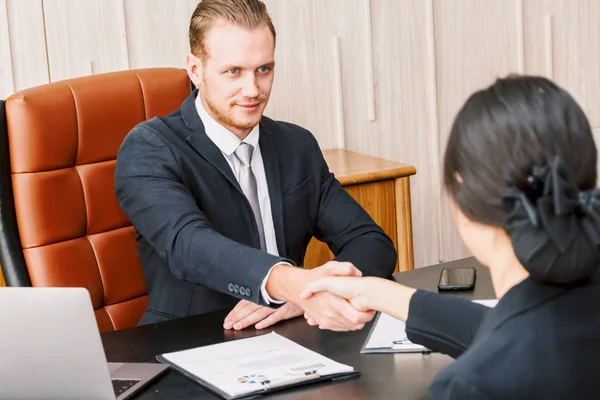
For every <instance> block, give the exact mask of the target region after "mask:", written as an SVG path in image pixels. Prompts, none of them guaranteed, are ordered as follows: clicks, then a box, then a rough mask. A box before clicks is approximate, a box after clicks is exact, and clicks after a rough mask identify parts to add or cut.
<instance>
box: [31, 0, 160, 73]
mask: <svg viewBox="0 0 600 400" xmlns="http://www.w3.org/2000/svg"><path fill="white" fill-rule="evenodd" d="M121 1H122V0H85V1H79V0H43V7H44V16H45V21H46V41H47V46H48V62H49V66H50V80H51V81H52V82H55V81H57V80H63V79H67V78H72V77H76V76H83V75H88V74H89V71H90V69H91V70H92V72H93V73H94V74H97V73H101V72H108V71H117V70H122V69H126V68H127V65H128V61H127V59H126V58H125V55H126V54H127V50H126V49H123V43H124V42H123V40H122V38H121V36H120V29H119V26H120V22H119V20H120V19H121V18H122V16H121V15H119V12H122V9H123V7H122V5H121V4H120V2H121ZM151 46H152V44H150V45H149V47H151ZM90 66H91V68H90Z"/></svg>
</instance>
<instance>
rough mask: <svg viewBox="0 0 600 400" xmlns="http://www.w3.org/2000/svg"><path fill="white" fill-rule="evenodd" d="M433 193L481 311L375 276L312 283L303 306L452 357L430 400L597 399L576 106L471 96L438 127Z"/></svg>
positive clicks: (496, 91) (582, 120)
mask: <svg viewBox="0 0 600 400" xmlns="http://www.w3.org/2000/svg"><path fill="white" fill-rule="evenodd" d="M444 185H445V188H446V190H447V192H448V193H449V197H450V199H451V209H452V214H453V218H454V220H455V223H456V225H457V227H458V231H459V233H460V235H461V237H462V239H463V241H464V242H465V244H466V245H467V247H468V248H469V250H470V251H471V252H472V254H473V255H474V256H475V257H476V258H477V259H478V260H479V261H480V262H481V263H482V264H483V265H486V266H487V267H489V269H490V274H491V277H492V282H493V285H494V289H495V291H496V294H497V297H498V298H499V299H500V301H499V303H498V305H497V306H496V307H495V308H494V309H487V308H486V307H483V306H480V305H478V304H474V303H471V302H469V301H466V300H462V299H458V298H454V297H448V296H440V295H438V294H436V293H431V292H425V291H421V290H415V289H412V288H408V287H405V286H402V285H399V284H396V283H394V282H391V281H387V280H383V279H378V278H342V277H336V278H325V279H322V280H320V281H317V282H313V283H312V284H311V285H309V286H308V287H307V289H306V291H305V293H304V294H303V295H304V296H306V297H308V296H310V295H311V294H312V293H316V292H320V291H329V292H331V293H333V294H336V295H339V296H342V297H345V298H347V299H348V300H349V301H350V302H351V303H352V304H353V305H354V306H355V307H356V308H358V309H359V310H378V311H382V312H385V313H388V314H390V315H392V316H394V317H396V318H398V319H400V320H403V321H406V323H407V324H406V326H407V334H408V337H409V339H410V340H411V341H413V342H415V343H419V344H422V345H425V346H426V347H429V348H431V349H434V350H438V351H441V352H443V353H446V354H449V355H451V356H453V357H456V358H457V359H456V361H455V362H454V363H452V364H450V365H449V366H448V367H446V368H445V369H444V370H442V371H441V372H440V373H439V374H438V376H437V377H436V378H435V379H434V381H433V382H432V384H431V387H430V397H431V398H434V399H455V398H461V399H462V398H469V399H471V398H472V399H534V398H536V399H566V398H577V399H580V398H600V283H599V282H598V281H599V280H598V279H597V275H598V274H596V271H597V270H598V266H599V265H600V190H597V189H595V185H596V146H595V143H594V139H593V137H592V132H591V129H590V125H589V122H588V120H587V118H586V117H585V115H584V113H583V111H582V110H581V108H580V107H579V106H578V105H577V103H576V102H575V101H574V100H573V98H572V97H571V96H570V95H569V94H568V93H566V92H565V91H564V90H562V89H561V88H559V87H557V86H556V85H555V84H554V83H552V82H550V81H548V80H547V79H544V78H538V77H509V78H506V79H500V80H498V81H497V82H496V83H494V84H493V85H492V86H490V87H489V88H487V89H485V90H481V91H479V92H476V93H475V94H473V95H472V96H471V97H470V98H469V99H468V100H467V102H466V103H465V105H464V106H463V107H462V109H461V110H460V112H459V114H458V116H457V117H456V120H455V122H454V125H453V127H452V131H451V134H450V137H449V140H448V144H447V148H446V154H445V157H444ZM309 323H312V321H309Z"/></svg>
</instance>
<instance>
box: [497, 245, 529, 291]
mask: <svg viewBox="0 0 600 400" xmlns="http://www.w3.org/2000/svg"><path fill="white" fill-rule="evenodd" d="M511 250H512V249H511ZM499 253H500V252H499ZM492 259H493V261H491V262H489V265H488V266H489V269H490V275H491V277H492V285H493V286H494V290H495V291H496V297H498V298H499V299H501V298H502V297H503V296H504V295H505V294H506V292H508V291H509V290H510V289H511V288H512V287H513V286H516V285H518V284H519V283H521V282H523V281H524V280H525V279H527V277H529V272H527V270H526V269H525V268H523V266H522V265H521V263H520V262H519V260H518V259H517V257H516V256H515V253H514V252H512V251H508V252H507V251H505V252H502V253H501V254H497V255H495V256H494V257H492Z"/></svg>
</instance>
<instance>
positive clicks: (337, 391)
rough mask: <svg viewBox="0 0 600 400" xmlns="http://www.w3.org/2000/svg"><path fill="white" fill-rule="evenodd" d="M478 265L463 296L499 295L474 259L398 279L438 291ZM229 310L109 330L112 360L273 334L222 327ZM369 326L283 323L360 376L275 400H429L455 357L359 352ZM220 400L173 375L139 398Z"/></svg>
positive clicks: (106, 339) (296, 337)
mask: <svg viewBox="0 0 600 400" xmlns="http://www.w3.org/2000/svg"><path fill="white" fill-rule="evenodd" d="M465 265H466V266H474V267H476V268H477V282H476V285H475V291H474V292H470V293H461V294H460V296H461V297H465V298H469V299H488V298H493V297H495V296H494V291H493V288H492V286H491V281H490V276H489V273H488V271H487V269H486V268H484V267H481V266H480V265H479V264H477V262H475V261H474V260H472V259H466V260H461V261H454V262H451V263H446V264H440V265H435V266H431V267H427V268H421V269H416V270H413V271H408V272H403V273H400V274H397V275H395V276H394V279H395V280H396V281H398V282H401V283H404V284H406V285H409V286H412V287H416V288H420V289H426V290H432V291H437V281H438V277H439V274H440V271H441V269H442V268H443V267H444V266H451V267H458V266H465ZM226 315H227V312H215V313H210V314H204V315H199V316H194V317H188V318H183V319H179V320H174V321H168V322H163V323H159V324H154V325H147V326H142V327H137V328H131V329H126V330H122V331H117V332H110V333H106V334H104V335H102V341H103V343H104V348H105V351H106V355H107V358H108V361H113V362H118V361H121V362H122V361H125V362H127V361H129V362H151V361H155V359H154V357H155V355H157V354H160V353H167V352H171V351H177V350H183V349H188V348H192V347H198V346H204V345H209V344H215V343H220V342H223V341H227V340H232V339H241V338H246V337H250V336H256V335H258V334H264V333H269V332H271V330H269V329H266V330H263V331H256V330H254V329H247V330H245V331H241V332H233V331H225V330H223V328H222V324H223V319H224V318H225V316H226ZM369 328H370V325H367V326H366V327H365V329H363V330H362V331H360V332H344V333H339V332H331V331H321V330H319V329H318V328H314V327H311V326H309V325H307V324H306V322H305V321H304V319H303V318H297V319H295V320H292V321H286V322H283V323H280V324H278V325H276V326H275V327H274V329H273V330H275V331H276V332H277V333H279V334H280V335H283V336H285V337H287V338H289V339H291V340H293V341H295V342H297V343H299V344H301V345H302V346H305V347H307V348H309V349H311V350H314V351H316V352H318V353H321V354H323V355H325V356H327V357H330V358H332V359H333V360H336V361H339V362H341V363H344V364H348V365H351V366H353V367H354V368H355V369H357V370H359V371H360V372H361V376H360V378H358V379H354V380H350V381H345V382H339V383H324V384H318V385H309V386H306V387H304V388H300V389H296V390H294V391H288V392H282V393H279V394H273V395H272V396H270V397H271V398H286V399H327V400H331V399H337V398H344V399H349V400H351V399H417V398H426V396H427V388H428V385H429V382H430V381H431V380H432V379H433V377H434V376H435V375H436V374H437V372H438V371H440V370H441V369H442V368H443V367H444V366H445V365H447V364H448V363H450V362H451V358H450V357H448V356H445V355H441V354H430V355H421V354H396V355H390V354H369V355H361V354H360V348H361V346H362V344H363V342H364V340H365V338H366V336H367V334H368V332H369ZM167 398H168V399H173V400H176V399H192V398H193V399H218V398H219V397H218V396H216V395H214V394H212V393H210V392H208V391H206V390H205V389H203V388H202V387H201V386H199V385H197V384H196V383H193V382H191V381H190V380H188V379H187V378H185V377H183V376H181V375H179V374H178V373H176V372H174V371H168V372H167V373H166V374H165V375H164V376H163V377H161V378H159V379H158V380H157V381H155V382H154V383H153V384H151V385H150V386H149V387H148V388H146V389H145V390H144V391H142V392H141V393H140V394H139V395H138V396H136V397H135V399H136V400H137V399H140V400H142V399H167Z"/></svg>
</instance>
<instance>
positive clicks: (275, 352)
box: [161, 333, 354, 398]
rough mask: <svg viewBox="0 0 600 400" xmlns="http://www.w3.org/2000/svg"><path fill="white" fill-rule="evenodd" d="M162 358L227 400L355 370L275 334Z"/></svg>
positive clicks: (170, 354)
mask: <svg viewBox="0 0 600 400" xmlns="http://www.w3.org/2000/svg"><path fill="white" fill-rule="evenodd" d="M162 358H163V359H164V360H166V361H167V362H168V363H169V364H171V365H174V366H177V367H178V369H179V370H181V369H183V370H184V371H185V372H187V374H191V375H192V376H193V377H196V378H199V380H200V383H204V384H206V385H207V386H209V387H211V388H212V389H216V391H218V392H224V393H225V394H227V396H226V397H228V398H233V397H236V396H240V395H246V394H252V393H255V392H263V391H266V390H268V389H269V388H270V387H275V386H283V385H287V384H294V383H297V382H302V381H306V380H311V379H312V378H313V377H323V376H326V375H332V374H340V373H350V372H352V371H353V370H354V368H352V367H351V366H348V365H344V364H340V363H338V362H335V361H333V360H331V359H329V358H327V357H324V356H322V355H320V354H318V353H315V352H314V351H311V350H309V349H307V348H305V347H303V346H300V345H299V344H297V343H295V342H293V341H291V340H289V339H287V338H285V337H283V336H280V335H278V334H276V333H270V334H267V335H262V336H256V337H252V338H248V339H240V340H233V341H229V342H225V343H220V344H216V345H212V346H205V347H198V348H195V349H190V350H185V351H179V352H175V353H168V354H163V355H162ZM161 361H162V360H161Z"/></svg>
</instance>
